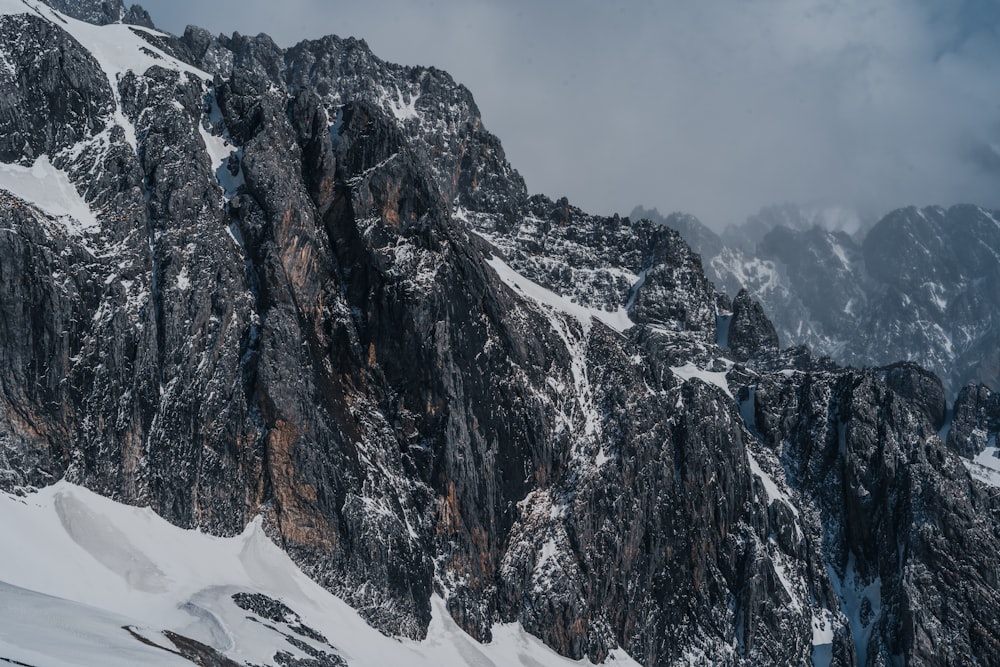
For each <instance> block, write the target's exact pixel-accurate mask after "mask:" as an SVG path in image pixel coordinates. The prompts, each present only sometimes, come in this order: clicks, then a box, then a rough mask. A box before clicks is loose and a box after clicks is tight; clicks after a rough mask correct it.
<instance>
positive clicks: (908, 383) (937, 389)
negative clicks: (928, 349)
mask: <svg viewBox="0 0 1000 667" xmlns="http://www.w3.org/2000/svg"><path fill="white" fill-rule="evenodd" d="M884 370H885V374H886V375H885V383H886V384H887V385H888V386H889V388H890V389H892V390H893V391H894V392H896V393H897V394H898V395H899V396H901V397H902V398H903V399H905V400H907V401H909V402H910V403H911V404H912V405H913V407H914V409H915V410H916V411H917V412H918V413H921V414H923V415H924V416H925V417H926V418H927V421H928V422H929V423H930V425H931V426H932V427H933V428H934V430H935V431H938V430H940V429H941V427H942V426H944V421H945V417H946V416H947V412H948V402H947V400H946V399H945V395H944V386H943V385H942V384H941V380H940V379H939V378H938V376H936V375H934V374H933V373H931V372H930V371H928V370H925V369H923V368H921V367H920V366H918V365H917V364H914V363H899V364H893V365H892V366H889V367H887V368H885V369H884Z"/></svg>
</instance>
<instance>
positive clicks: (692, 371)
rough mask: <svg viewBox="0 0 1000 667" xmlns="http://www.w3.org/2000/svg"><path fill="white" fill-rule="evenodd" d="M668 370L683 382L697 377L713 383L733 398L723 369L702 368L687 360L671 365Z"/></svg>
mask: <svg viewBox="0 0 1000 667" xmlns="http://www.w3.org/2000/svg"><path fill="white" fill-rule="evenodd" d="M670 370H671V371H672V372H673V374H674V375H676V376H677V377H679V378H680V379H681V380H682V381H684V382H687V381H688V380H690V379H691V378H698V379H699V380H702V381H703V382H707V383H708V384H711V385H715V386H716V387H718V388H719V389H721V390H722V391H724V392H726V396H728V397H729V398H733V393H732V392H731V391H730V390H729V382H728V381H727V380H726V372H725V371H718V372H715V371H706V370H702V369H700V368H698V367H697V366H695V365H694V364H692V363H691V362H688V363H686V364H684V365H683V366H671V367H670ZM733 400H735V399H733Z"/></svg>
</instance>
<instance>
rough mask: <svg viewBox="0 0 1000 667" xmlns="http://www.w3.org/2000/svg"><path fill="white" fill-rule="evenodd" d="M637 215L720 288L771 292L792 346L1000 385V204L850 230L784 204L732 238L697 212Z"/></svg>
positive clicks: (957, 385)
mask: <svg viewBox="0 0 1000 667" xmlns="http://www.w3.org/2000/svg"><path fill="white" fill-rule="evenodd" d="M637 213H640V214H641V215H644V216H648V217H650V218H651V219H652V220H654V221H658V222H661V223H662V224H665V225H667V226H670V227H672V228H675V229H678V230H679V231H680V232H681V234H682V235H683V236H684V237H685V239H686V240H688V241H689V242H690V243H692V245H693V246H694V248H695V250H696V251H697V252H699V253H700V254H701V255H702V257H703V259H704V264H705V271H706V274H707V275H708V276H709V278H711V280H712V281H713V282H714V283H715V285H716V286H718V287H720V288H722V289H724V290H726V291H728V292H729V293H736V292H738V291H739V290H740V289H747V290H748V291H749V292H750V293H751V295H753V297H754V298H755V299H758V300H759V301H761V303H762V304H763V306H764V310H765V312H766V313H767V314H768V315H769V317H770V318H771V319H772V320H773V322H774V324H775V328H776V330H777V331H778V334H779V337H780V338H781V340H782V341H784V342H786V343H788V344H794V345H808V346H809V347H811V348H812V349H813V351H815V352H816V353H818V354H824V355H829V356H831V357H833V358H834V359H836V360H837V361H839V362H840V363H845V364H857V365H863V366H884V365H887V364H890V363H893V362H895V361H897V360H900V359H906V360H909V361H913V362H916V363H919V364H920V365H922V366H924V367H926V368H929V369H930V370H932V371H934V372H935V373H937V374H938V375H939V376H941V378H942V380H943V382H944V386H945V391H946V394H947V395H948V397H949V399H954V397H955V395H956V394H957V392H958V391H959V390H960V389H961V388H962V387H963V386H964V385H966V384H968V383H982V384H986V385H987V386H990V387H992V388H993V389H994V390H996V389H998V388H1000V345H998V344H997V343H998V340H997V337H996V331H997V327H995V326H994V325H993V321H994V318H995V312H996V307H997V297H998V295H1000V278H998V275H1000V274H998V270H1000V269H998V267H1000V261H998V258H1000V223H998V222H997V221H998V220H1000V213H996V212H990V211H986V210H984V209H980V208H978V207H974V206H954V207H952V208H950V209H947V210H945V209H942V208H938V207H929V208H925V209H917V208H912V207H911V208H906V209H900V210H898V211H894V212H892V213H890V214H889V215H887V216H885V217H884V218H883V219H882V220H880V221H878V222H877V224H875V225H874V226H872V227H871V228H868V227H863V228H862V229H861V230H859V231H858V232H856V234H855V235H854V236H850V235H848V234H847V233H846V232H844V231H842V230H841V231H838V230H831V229H827V228H824V227H821V226H817V225H815V224H814V223H812V222H810V221H809V220H807V219H806V218H805V217H804V216H803V215H802V214H801V212H798V211H797V209H795V208H794V207H773V208H772V209H768V210H766V211H765V212H762V214H761V215H760V216H754V217H752V218H750V219H749V220H748V221H747V222H746V224H744V225H743V226H741V227H730V228H728V229H727V230H726V233H725V234H724V237H725V240H724V241H723V239H722V238H720V237H718V236H716V235H715V234H713V233H712V232H711V231H710V230H708V229H706V228H705V227H704V226H703V225H701V224H700V223H697V221H693V222H692V221H691V220H688V219H686V218H685V216H677V215H672V216H669V217H666V218H664V217H663V216H660V215H659V214H658V213H657V212H656V211H655V210H653V211H648V210H645V209H637Z"/></svg>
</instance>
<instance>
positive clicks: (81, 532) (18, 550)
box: [0, 482, 637, 667]
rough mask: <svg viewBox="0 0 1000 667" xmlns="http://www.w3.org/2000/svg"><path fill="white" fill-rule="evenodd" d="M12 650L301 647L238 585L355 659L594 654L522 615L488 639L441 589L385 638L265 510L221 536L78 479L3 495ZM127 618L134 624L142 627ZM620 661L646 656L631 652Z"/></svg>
mask: <svg viewBox="0 0 1000 667" xmlns="http://www.w3.org/2000/svg"><path fill="white" fill-rule="evenodd" d="M0 534H2V535H3V539H2V540H0V659H6V660H16V661H19V662H21V663H25V664H30V665H54V666H58V667H63V666H66V665H87V666H91V665H97V664H100V665H109V666H111V667H117V666H119V665H121V666H122V667H124V666H125V665H155V666H159V665H190V664H191V663H189V662H187V661H185V660H182V659H181V658H179V657H178V656H177V655H175V654H173V653H171V652H169V651H168V650H160V649H158V648H156V647H154V646H149V645H148V644H144V643H142V642H140V641H139V640H138V639H136V638H135V637H134V636H133V634H132V633H136V634H138V635H141V636H142V637H144V638H145V639H146V640H147V641H150V642H152V643H153V644H156V645H158V646H163V647H165V649H170V650H173V644H171V642H170V640H169V639H168V638H167V637H166V636H165V635H164V634H163V631H164V630H170V631H173V632H176V633H179V634H181V635H184V636H186V637H190V638H191V639H194V640H197V641H199V642H201V643H203V644H205V645H208V646H211V647H213V648H214V649H215V650H217V651H219V652H221V653H224V654H225V655H227V656H228V657H229V658H231V659H233V660H235V661H237V662H238V663H240V664H243V663H244V662H251V663H254V664H261V665H271V664H274V654H275V653H276V652H277V651H278V650H281V651H285V652H288V653H290V654H292V655H293V656H296V657H305V655H304V654H303V653H302V652H301V650H299V649H297V648H296V647H294V646H293V645H292V644H290V643H288V642H286V641H285V640H284V638H283V637H282V636H281V635H279V634H278V633H277V632H274V631H272V630H270V629H269V628H267V627H266V626H263V625H261V624H260V623H256V622H253V621H251V620H249V619H247V615H248V614H247V612H246V611H244V610H243V609H240V608H239V607H237V606H236V605H235V604H234V603H233V601H232V595H233V594H234V593H238V592H257V593H262V594H264V595H267V596H269V597H272V598H276V599H278V600H280V601H281V602H283V603H284V604H285V605H287V606H288V607H290V608H291V609H292V610H293V611H294V612H296V613H297V614H298V615H299V616H300V617H301V620H302V622H303V623H305V624H306V625H307V626H309V627H310V628H313V629H314V630H317V631H318V632H320V633H321V634H323V635H324V636H325V637H326V639H327V640H328V642H329V644H330V645H332V646H333V647H335V648H336V650H337V651H338V652H339V654H340V655H341V656H342V657H343V658H344V659H345V660H347V662H348V664H349V665H351V666H352V667H369V666H370V667H376V666H381V665H412V666H414V667H424V666H426V667H431V666H435V667H437V666H444V667H448V666H451V665H454V666H458V665H485V666H500V665H504V666H506V665H524V666H525V667H529V666H530V667H538V666H539V665H552V666H557V667H562V666H569V665H582V664H588V663H586V662H583V663H581V662H573V661H571V660H567V659H565V658H562V657H560V656H559V655H557V654H555V653H554V652H552V651H551V650H549V649H548V648H546V647H545V646H544V645H543V644H542V643H541V642H540V641H539V640H537V639H535V638H534V637H531V636H530V635H527V634H526V633H525V632H524V631H523V630H521V629H520V627H519V626H517V625H514V624H511V625H498V626H496V627H495V629H494V631H493V634H494V641H493V643H491V644H488V645H481V644H478V643H476V642H475V641H473V640H472V639H471V638H469V637H468V636H467V635H466V634H465V633H463V632H462V631H461V630H460V629H459V628H458V627H457V626H456V625H455V623H454V622H453V621H452V620H451V618H450V617H449V616H448V614H447V611H446V610H445V606H444V602H443V601H442V600H440V599H439V598H434V599H433V601H432V604H433V620H432V622H431V625H430V628H429V630H428V637H427V639H426V640H425V641H423V642H415V641H410V640H405V639H404V640H400V639H395V638H389V637H385V636H383V635H382V634H380V633H379V632H378V631H376V630H374V629H372V628H370V627H369V626H368V625H366V624H365V622H364V621H363V620H362V619H361V618H360V616H358V614H357V612H355V611H354V610H353V609H352V608H350V607H349V606H348V605H347V604H346V603H344V602H342V601H341V600H339V599H338V598H336V597H334V596H333V595H331V594H330V593H329V592H327V591H326V590H325V589H323V588H321V587H320V586H319V585H317V584H316V583H314V582H313V581H312V580H310V579H309V578H308V577H306V576H305V575H304V574H303V573H302V572H301V571H299V569H298V568H297V567H296V566H295V565H294V564H293V563H292V561H291V560H290V559H289V558H288V556H287V555H286V554H285V553H284V552H282V551H281V550H280V549H278V548H277V547H276V546H275V545H274V544H273V543H272V542H271V541H270V540H269V539H268V538H267V537H266V536H265V534H264V531H263V529H262V527H261V522H260V520H259V519H258V520H256V521H254V522H253V523H251V524H250V525H249V526H248V527H247V528H246V530H245V531H244V532H243V534H241V535H239V536H237V537H232V538H219V537H212V536H210V535H205V534H203V533H200V532H197V531H189V530H182V529H180V528H177V527H176V526H173V525H171V524H169V523H167V522H166V521H164V520H163V519H161V518H160V517H158V516H157V515H156V514H154V513H153V512H152V511H151V510H149V509H139V508H135V507H128V506H125V505H121V504H118V503H115V502H113V501H111V500H108V499H106V498H103V497H101V496H98V495H96V494H94V493H91V492H90V491H87V490H86V489H83V488H81V487H77V486H74V485H72V484H69V483H66V482H59V483H57V484H55V485H54V486H51V487H48V488H46V489H43V490H41V491H38V492H35V493H32V494H29V495H28V496H26V497H24V498H20V497H16V496H11V495H7V494H0ZM124 626H128V627H129V628H130V629H131V632H132V633H130V631H129V630H128V629H126V628H125V627H124ZM608 664H614V665H623V666H624V665H628V666H629V667H633V666H635V665H637V663H635V662H634V661H632V660H630V659H629V658H628V657H627V656H625V654H624V653H622V652H617V653H616V654H615V655H613V656H612V658H611V659H610V661H609V663H608Z"/></svg>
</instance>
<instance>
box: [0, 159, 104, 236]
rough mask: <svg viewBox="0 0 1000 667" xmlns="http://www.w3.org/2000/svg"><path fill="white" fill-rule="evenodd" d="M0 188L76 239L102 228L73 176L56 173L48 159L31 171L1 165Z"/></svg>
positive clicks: (39, 161) (10, 165)
mask: <svg viewBox="0 0 1000 667" xmlns="http://www.w3.org/2000/svg"><path fill="white" fill-rule="evenodd" d="M0 188H3V189H4V190H7V191H8V192H10V193H11V194H12V195H14V196H15V197H20V198H21V199H23V200H24V201H26V202H28V203H29V204H31V205H33V206H35V207H37V208H38V209H40V210H42V211H44V212H45V213H47V214H48V215H50V216H52V217H53V218H54V219H55V220H56V221H57V222H59V223H60V225H62V227H63V228H65V230H66V231H67V232H68V233H69V234H72V235H73V236H82V235H83V234H89V233H93V232H96V231H98V230H99V229H100V227H101V224H100V222H98V220H97V216H95V215H94V212H93V211H92V210H91V209H90V206H89V205H88V204H87V202H85V201H84V200H83V197H81V196H80V193H79V192H77V190H76V186H75V185H73V183H72V181H70V180H69V174H67V173H66V172H64V171H62V170H60V169H56V167H55V166H54V165H53V164H52V163H51V162H50V161H49V158H48V156H47V155H41V156H39V157H38V158H37V159H36V160H35V163H34V164H32V165H31V166H30V167H22V166H21V165H18V164H0Z"/></svg>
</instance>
